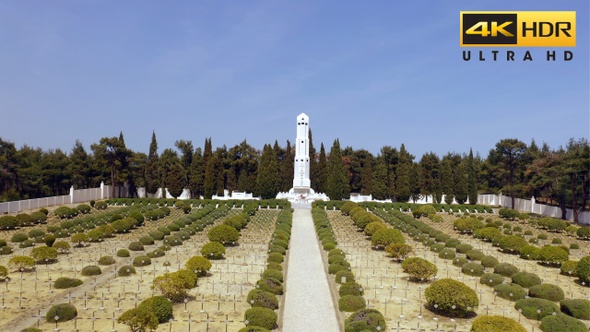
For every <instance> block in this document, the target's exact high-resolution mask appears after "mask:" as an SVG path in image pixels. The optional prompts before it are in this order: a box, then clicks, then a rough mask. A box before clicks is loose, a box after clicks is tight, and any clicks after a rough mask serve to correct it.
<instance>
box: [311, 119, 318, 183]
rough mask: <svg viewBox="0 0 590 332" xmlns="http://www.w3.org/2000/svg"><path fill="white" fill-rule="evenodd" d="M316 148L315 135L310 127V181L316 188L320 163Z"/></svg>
mask: <svg viewBox="0 0 590 332" xmlns="http://www.w3.org/2000/svg"><path fill="white" fill-rule="evenodd" d="M316 158H317V156H316V150H315V147H314V146H313V135H312V134H311V128H310V129H309V181H310V182H311V187H312V188H315V187H316V185H317V184H318V181H319V173H318V163H317V159H316Z"/></svg>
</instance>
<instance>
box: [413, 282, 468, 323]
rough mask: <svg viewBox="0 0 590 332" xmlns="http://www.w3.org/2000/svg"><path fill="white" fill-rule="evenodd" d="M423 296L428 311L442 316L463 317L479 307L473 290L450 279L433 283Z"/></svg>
mask: <svg viewBox="0 0 590 332" xmlns="http://www.w3.org/2000/svg"><path fill="white" fill-rule="evenodd" d="M424 295H425V297H426V301H427V302H428V306H429V309H430V310H433V311H435V312H438V313H441V314H444V315H453V316H458V317H465V316H467V315H468V314H470V313H471V312H472V311H473V309H475V307H477V306H478V305H479V300H478V298H477V293H476V292H475V291H474V290H473V289H471V288H470V287H469V286H467V285H466V284H464V283H462V282H460V281H457V280H453V279H450V278H444V279H440V280H437V281H435V282H433V283H432V284H431V285H430V286H428V288H426V290H425V291H424ZM435 305H436V308H435ZM453 306H454V309H453Z"/></svg>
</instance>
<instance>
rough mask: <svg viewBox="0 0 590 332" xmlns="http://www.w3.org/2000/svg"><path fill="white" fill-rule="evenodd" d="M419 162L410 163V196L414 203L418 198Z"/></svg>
mask: <svg viewBox="0 0 590 332" xmlns="http://www.w3.org/2000/svg"><path fill="white" fill-rule="evenodd" d="M420 168H421V167H420V164H418V163H412V168H411V169H410V197H411V198H412V200H413V201H414V203H416V201H417V200H419V199H420V197H421V195H420V171H421V170H420Z"/></svg>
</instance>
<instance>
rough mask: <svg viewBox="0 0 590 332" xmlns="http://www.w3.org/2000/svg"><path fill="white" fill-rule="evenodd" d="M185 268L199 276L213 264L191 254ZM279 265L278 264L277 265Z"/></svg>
mask: <svg viewBox="0 0 590 332" xmlns="http://www.w3.org/2000/svg"><path fill="white" fill-rule="evenodd" d="M184 266H185V267H186V269H187V270H189V271H194V272H195V273H196V274H197V275H199V276H205V275H207V272H208V271H209V270H211V267H212V266H213V265H212V264H211V261H210V260H209V259H207V258H206V257H203V256H193V257H191V258H189V260H188V261H186V263H185V264H184ZM279 266H280V265H279Z"/></svg>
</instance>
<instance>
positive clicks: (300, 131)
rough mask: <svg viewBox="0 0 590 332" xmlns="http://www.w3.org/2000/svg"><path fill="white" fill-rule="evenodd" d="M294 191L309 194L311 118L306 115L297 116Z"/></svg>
mask: <svg viewBox="0 0 590 332" xmlns="http://www.w3.org/2000/svg"><path fill="white" fill-rule="evenodd" d="M294 172H295V173H294V175H293V190H294V191H295V193H297V194H309V189H310V188H311V181H310V180H309V117H308V116H307V115H306V114H305V113H301V114H299V115H298V116H297V138H296V144H295V165H294Z"/></svg>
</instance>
